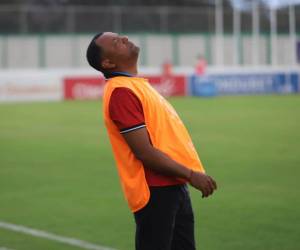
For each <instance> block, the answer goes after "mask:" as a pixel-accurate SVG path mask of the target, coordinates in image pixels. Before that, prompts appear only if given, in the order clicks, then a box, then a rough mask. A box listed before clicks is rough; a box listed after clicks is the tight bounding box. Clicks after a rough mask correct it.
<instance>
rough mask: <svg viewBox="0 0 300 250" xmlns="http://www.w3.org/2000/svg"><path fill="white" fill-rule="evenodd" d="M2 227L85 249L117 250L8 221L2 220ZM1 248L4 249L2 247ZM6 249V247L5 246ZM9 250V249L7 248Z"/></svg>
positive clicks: (0, 223) (0, 222)
mask: <svg viewBox="0 0 300 250" xmlns="http://www.w3.org/2000/svg"><path fill="white" fill-rule="evenodd" d="M0 228H4V229H7V230H10V231H14V232H18V233H23V234H28V235H32V236H35V237H39V238H45V239H48V240H53V241H57V242H61V243H65V244H68V245H72V246H76V247H80V248H84V249H90V250H115V249H112V248H108V247H104V246H99V245H95V244H92V243H89V242H86V241H83V240H79V239H75V238H69V237H63V236H60V235H57V234H53V233H48V232H46V231H42V230H38V229H34V228H29V227H25V226H21V225H15V224H11V223H7V222H3V221H0ZM0 250H2V249H1V248H0ZM4 250H5V248H4ZM7 250H8V249H7Z"/></svg>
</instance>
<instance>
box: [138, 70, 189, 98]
mask: <svg viewBox="0 0 300 250" xmlns="http://www.w3.org/2000/svg"><path fill="white" fill-rule="evenodd" d="M143 77H144V78H146V79H148V81H149V83H150V84H151V85H152V86H153V87H154V88H155V89H156V90H157V91H158V92H159V93H160V94H161V95H163V96H184V95H186V77H185V76H183V75H176V76H161V75H158V76H153V75H149V76H147V75H145V76H143Z"/></svg>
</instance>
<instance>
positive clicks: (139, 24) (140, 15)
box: [0, 5, 300, 33]
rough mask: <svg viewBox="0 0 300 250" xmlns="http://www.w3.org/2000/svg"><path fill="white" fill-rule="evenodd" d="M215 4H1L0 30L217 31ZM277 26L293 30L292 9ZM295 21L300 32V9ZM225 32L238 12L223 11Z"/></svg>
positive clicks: (267, 17) (247, 25) (263, 16)
mask: <svg viewBox="0 0 300 250" xmlns="http://www.w3.org/2000/svg"><path fill="white" fill-rule="evenodd" d="M216 13H217V12H216V9H215V7H209V6H206V7H166V6H156V7H149V6H144V7H129V6H127V7H124V6H107V7H91V6H60V7H58V6H37V5H29V6H14V5H12V6H11V5H4V6H3V5H2V6H0V33H66V32H67V33H87V32H97V31H108V30H109V31H114V32H125V33H126V32H155V33H158V32H160V33H170V32H179V33H183V32H189V33H200V32H201V33H203V32H209V33H211V32H215V31H216V29H217V28H216ZM240 16H241V19H240V20H241V31H242V32H251V31H252V25H253V14H252V13H251V12H240ZM257 16H258V18H259V27H260V29H259V30H260V32H270V31H271V29H270V26H271V25H270V21H271V14H270V11H269V10H266V9H262V8H259V9H258V13H257ZM276 16H277V25H276V29H277V31H278V32H280V33H287V32H288V31H289V21H288V20H289V10H288V8H285V9H281V10H279V11H277V13H276ZM295 23H296V28H297V30H296V31H297V32H300V8H298V7H296V8H295ZM222 25H223V27H222V28H223V31H224V32H227V33H232V32H233V30H234V11H233V9H232V8H229V7H226V8H224V9H223V10H222Z"/></svg>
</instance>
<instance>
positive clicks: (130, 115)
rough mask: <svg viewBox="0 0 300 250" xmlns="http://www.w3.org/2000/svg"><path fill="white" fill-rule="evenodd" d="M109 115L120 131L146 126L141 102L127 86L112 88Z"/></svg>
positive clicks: (124, 131)
mask: <svg viewBox="0 0 300 250" xmlns="http://www.w3.org/2000/svg"><path fill="white" fill-rule="evenodd" d="M109 115H110V118H111V119H112V121H113V122H114V123H115V125H116V126H117V127H118V129H119V130H120V133H126V132H130V131H133V130H135V129H139V128H142V127H145V126H146V125H145V119H144V112H143V107H142V104H141V102H140V100H139V99H138V98H137V96H136V95H135V94H134V93H133V92H132V90H130V89H128V88H116V89H114V90H113V92H112V94H111V97H110V101H109Z"/></svg>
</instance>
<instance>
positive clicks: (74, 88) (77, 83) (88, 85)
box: [64, 77, 105, 100]
mask: <svg viewBox="0 0 300 250" xmlns="http://www.w3.org/2000/svg"><path fill="white" fill-rule="evenodd" d="M104 85H105V79H104V78H103V77H67V78H65V79H64V98H65V100H95V99H100V98H101V97H102V94H103V89H104Z"/></svg>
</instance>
